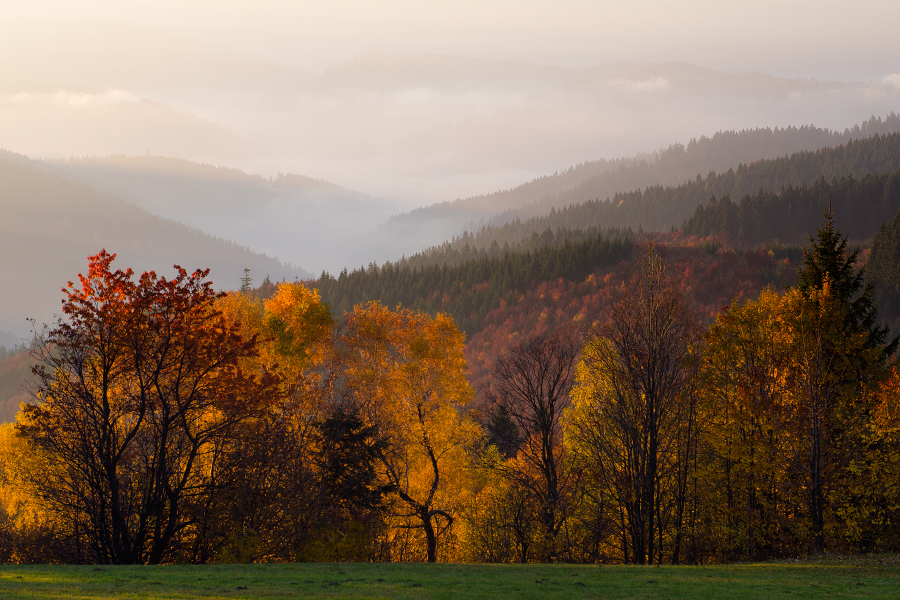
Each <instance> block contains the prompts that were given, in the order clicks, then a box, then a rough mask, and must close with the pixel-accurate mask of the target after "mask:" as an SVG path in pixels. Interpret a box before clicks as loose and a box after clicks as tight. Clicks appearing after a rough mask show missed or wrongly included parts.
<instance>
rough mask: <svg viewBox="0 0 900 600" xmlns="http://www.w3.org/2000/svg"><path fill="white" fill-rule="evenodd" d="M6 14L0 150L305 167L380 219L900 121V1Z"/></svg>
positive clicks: (13, 2)
mask: <svg viewBox="0 0 900 600" xmlns="http://www.w3.org/2000/svg"><path fill="white" fill-rule="evenodd" d="M3 15H4V17H3V20H2V21H0V148H4V149H8V150H12V151H15V152H20V153H23V154H26V155H28V156H30V157H34V158H42V159H54V158H64V157H70V156H85V155H88V156H109V155H118V154H124V155H131V156H135V155H144V154H152V155H158V156H172V157H179V158H184V159H189V160H193V161H201V162H207V163H210V164H215V165H223V166H228V167H235V168H240V169H242V170H245V171H247V172H250V173H259V174H262V175H263V176H266V177H275V176H277V175H278V173H298V174H302V175H306V176H310V177H313V178H322V179H326V180H328V181H331V182H334V183H336V184H338V185H341V186H343V187H346V188H350V189H354V190H358V191H360V192H362V193H364V194H367V195H369V196H371V197H372V198H375V199H378V201H379V204H378V206H379V207H380V208H379V210H382V209H383V210H382V213H383V214H382V213H378V214H380V215H381V216H383V217H385V218H386V217H387V216H389V214H391V213H396V212H398V211H403V210H410V209H412V208H415V207H417V206H423V205H427V204H430V203H434V202H442V201H449V200H453V199H455V198H459V197H467V196H471V195H477V194H484V193H490V192H492V191H495V190H498V189H504V188H509V187H513V186H516V185H519V184H521V183H524V182H526V181H528V180H530V179H533V178H535V177H540V176H542V175H545V174H549V173H553V172H554V171H557V170H563V169H566V168H568V167H570V166H572V165H574V164H578V163H580V162H584V161H589V160H596V159H600V158H616V157H622V156H628V155H632V154H634V153H638V152H652V151H654V150H657V149H659V148H661V147H667V146H668V145H670V144H672V143H687V142H688V141H689V140H690V139H691V138H692V137H699V136H701V135H712V134H713V133H715V132H716V131H720V130H730V129H741V128H752V127H775V126H779V127H784V126H788V125H804V124H815V125H817V126H823V127H829V128H836V129H843V128H844V127H850V126H852V125H854V124H856V123H859V122H861V121H863V120H865V119H867V118H868V117H869V116H871V115H877V116H885V115H886V114H887V113H888V112H890V111H895V112H900V36H898V35H897V34H896V25H897V23H900V2H897V1H896V0H891V1H888V0H858V1H855V2H852V3H851V2H846V1H835V0H817V1H807V0H780V1H773V0H755V1H752V2H748V1H746V0H744V1H733V0H716V1H709V0H628V1H610V0H592V1H590V2H587V1H580V0H561V1H555V2H535V1H529V0H515V1H512V0H501V1H491V2H485V1H483V0H481V1H470V0H453V1H422V0H418V1H407V0H389V1H380V2H371V1H362V0H334V1H330V2H321V1H317V2H305V1H301V2H296V1H293V2H286V1H272V0H256V1H254V2H248V1H240V2H237V1H233V0H232V1H229V0H216V1H206V0H201V1H197V0H194V1H191V0H177V1H176V0H154V1H153V2H125V1H122V0H116V1H108V0H80V1H79V2H70V1H56V0H29V1H28V2H22V1H19V0H7V1H6V2H4V8H3ZM648 65H649V66H648ZM685 65H687V66H685ZM761 74H764V75H761ZM238 241H240V240H238Z"/></svg>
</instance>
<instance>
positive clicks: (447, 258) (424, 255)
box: [384, 221, 634, 270]
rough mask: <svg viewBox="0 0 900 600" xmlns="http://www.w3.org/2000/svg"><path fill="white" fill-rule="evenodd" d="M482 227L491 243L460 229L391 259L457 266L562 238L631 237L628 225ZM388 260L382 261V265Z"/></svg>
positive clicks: (411, 264)
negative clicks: (422, 249)
mask: <svg viewBox="0 0 900 600" xmlns="http://www.w3.org/2000/svg"><path fill="white" fill-rule="evenodd" d="M482 231H491V232H492V233H494V234H495V235H493V236H492V240H491V243H490V244H488V245H483V244H481V243H480V242H481V241H483V240H481V238H480V237H479V236H480V235H481V233H479V234H478V235H473V234H471V233H469V232H463V234H462V235H461V236H459V237H458V238H455V239H454V240H453V241H452V242H444V243H443V244H441V245H440V246H435V247H433V248H430V249H429V250H426V251H425V252H418V253H416V254H413V255H412V256H410V257H408V258H407V257H404V258H401V259H400V260H399V261H397V262H396V263H394V265H395V266H398V267H409V268H411V269H415V270H422V269H424V268H426V267H432V266H438V267H440V266H443V265H447V266H450V267H457V266H459V265H461V264H462V263H464V262H467V261H470V260H476V259H479V258H485V257H488V258H495V257H498V256H501V255H502V254H508V253H510V252H536V251H538V250H540V249H542V248H545V247H550V246H561V245H563V244H564V243H565V242H569V243H572V244H577V243H580V242H584V241H587V240H590V239H591V238H594V237H598V236H599V237H604V238H607V239H610V240H613V239H621V240H624V239H629V238H632V237H634V233H633V232H632V231H631V229H628V228H625V229H617V228H613V227H605V228H604V227H597V226H594V227H584V228H581V227H578V228H563V229H557V230H556V231H553V230H552V229H550V228H549V227H548V228H547V229H544V230H543V231H542V232H538V231H537V230H535V229H534V228H533V226H532V224H531V223H530V222H526V223H521V222H519V221H516V222H515V223H510V224H509V225H507V226H505V227H503V228H492V227H490V226H488V227H486V228H485V229H483V230H482ZM388 264H390V263H389V262H387V263H385V265H384V266H387V265H388Z"/></svg>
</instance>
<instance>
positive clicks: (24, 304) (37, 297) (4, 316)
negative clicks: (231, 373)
mask: <svg viewBox="0 0 900 600" xmlns="http://www.w3.org/2000/svg"><path fill="white" fill-rule="evenodd" d="M0 214H2V215H3V219H2V221H0V269H2V272H3V273H4V276H5V278H6V282H7V284H6V285H5V286H4V287H3V289H2V291H0V331H3V330H5V331H9V332H11V333H12V334H14V336H15V337H16V338H20V337H22V336H24V335H26V334H27V332H28V331H29V330H30V325H29V324H28V323H27V322H26V320H25V319H26V318H34V319H36V320H37V323H38V324H41V323H44V322H49V321H51V320H52V318H53V314H54V312H57V311H58V310H59V308H58V307H59V302H60V300H61V298H62V295H61V293H60V288H62V287H63V286H65V283H66V281H70V280H73V279H75V278H76V276H77V274H78V273H79V272H81V271H84V270H85V268H86V267H87V256H89V255H92V254H96V253H97V252H98V251H99V250H100V249H101V248H106V249H107V250H108V251H110V252H115V253H117V254H118V255H119V260H118V264H120V265H122V266H123V267H132V268H134V269H135V270H136V271H138V272H140V271H141V270H151V269H153V270H157V271H158V272H160V273H161V274H163V275H166V276H168V275H170V274H171V272H172V271H171V268H172V265H173V264H176V263H177V264H180V265H182V266H184V267H185V268H187V269H196V268H206V267H209V268H210V269H211V273H210V278H211V279H212V281H213V282H215V283H216V284H217V286H218V287H223V288H234V287H236V286H237V285H238V284H239V281H240V277H241V274H242V272H243V269H244V268H245V267H246V268H250V269H252V271H253V272H254V273H255V274H258V275H259V276H260V277H261V276H262V274H265V273H268V274H270V275H271V277H272V278H275V279H281V278H288V279H294V278H295V277H305V276H308V273H306V272H305V271H303V270H302V269H300V268H298V267H294V266H290V265H285V264H283V263H281V262H279V261H278V260H276V259H273V258H271V257H269V256H266V255H264V254H259V253H256V252H253V251H251V250H249V249H248V248H246V247H244V246H240V245H238V244H235V243H233V242H229V241H226V240H224V239H221V238H216V237H213V236H211V235H208V234H206V233H203V232H201V231H199V230H197V229H195V228H192V227H189V226H187V225H184V224H180V223H176V222H174V221H171V220H168V219H164V218H161V217H158V216H155V215H152V214H150V213H148V212H147V211H145V210H142V209H141V208H139V207H137V206H134V205H132V204H129V203H127V202H124V201H122V200H120V199H117V198H114V197H112V196H109V195H106V194H103V193H101V192H99V191H97V190H96V189H94V188H92V187H90V186H88V185H86V184H83V183H75V182H72V181H70V180H67V179H65V178H64V177H62V176H60V175H59V174H54V173H52V172H51V171H50V170H48V169H47V168H46V167H44V166H41V165H40V164H37V165H35V166H29V165H28V161H27V159H23V157H18V158H17V159H16V160H15V161H14V160H9V159H7V158H6V157H0Z"/></svg>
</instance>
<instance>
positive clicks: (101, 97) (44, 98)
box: [0, 90, 138, 108]
mask: <svg viewBox="0 0 900 600" xmlns="http://www.w3.org/2000/svg"><path fill="white" fill-rule="evenodd" d="M137 101H138V98H137V97H136V96H134V95H133V94H131V93H129V92H125V91H122V90H105V91H102V92H69V91H63V90H61V91H57V92H50V93H32V92H18V93H14V94H4V95H0V104H5V105H11V106H39V107H54V108H95V107H106V106H116V105H118V104H125V103H128V102H137Z"/></svg>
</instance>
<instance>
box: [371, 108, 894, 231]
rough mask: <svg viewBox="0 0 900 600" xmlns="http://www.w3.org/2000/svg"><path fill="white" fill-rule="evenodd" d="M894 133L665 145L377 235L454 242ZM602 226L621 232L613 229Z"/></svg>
mask: <svg viewBox="0 0 900 600" xmlns="http://www.w3.org/2000/svg"><path fill="white" fill-rule="evenodd" d="M895 132H900V115H897V114H895V113H890V114H889V115H888V116H887V117H885V118H884V119H882V118H881V117H875V116H872V117H871V118H870V119H868V120H866V121H864V122H863V123H861V124H859V125H854V126H853V127H851V128H846V129H844V131H842V132H838V131H832V130H829V129H823V128H819V127H815V126H813V125H807V126H802V127H785V128H783V129H779V128H777V127H776V128H774V129H770V128H761V129H752V130H742V131H739V132H735V131H720V132H718V133H716V134H715V135H713V136H712V137H705V136H701V137H700V138H699V139H692V140H691V141H690V142H688V144H687V146H684V145H682V144H672V145H670V146H669V147H668V148H664V149H660V150H657V151H656V152H653V153H648V154H637V155H635V156H632V157H627V158H621V159H615V160H597V161H589V162H585V163H581V164H579V165H576V166H573V167H570V168H569V169H567V170H566V171H563V172H558V173H554V174H553V175H547V176H545V177H541V178H538V179H535V180H532V181H530V182H528V183H525V184H522V185H520V186H517V187H515V188H512V189H508V190H501V191H497V192H493V193H491V194H485V195H481V196H473V197H470V198H464V199H457V200H454V201H448V202H442V203H438V204H433V205H430V206H426V207H423V208H419V209H416V210H413V211H409V212H407V213H403V214H400V215H395V216H394V217H392V218H391V219H390V220H389V221H388V222H387V223H386V224H385V225H384V230H385V234H388V232H395V233H396V234H399V233H400V232H402V231H405V230H409V229H413V228H415V227H417V226H423V225H425V224H427V225H428V226H429V227H431V228H436V227H437V224H441V225H442V226H443V228H444V229H445V230H447V231H452V232H453V233H454V234H461V232H462V231H467V232H469V233H475V232H476V231H477V230H478V229H479V228H480V227H481V226H483V225H491V226H500V225H503V224H505V223H510V222H514V221H515V220H516V219H520V220H525V219H530V218H533V217H537V216H542V215H546V214H547V213H549V212H550V210H551V209H552V208H562V207H566V206H569V205H572V204H579V203H582V202H585V201H588V200H600V201H602V200H606V199H607V198H610V197H612V196H614V195H615V194H616V193H622V192H631V191H634V190H638V189H643V188H645V187H648V186H663V187H665V186H677V185H680V184H682V183H684V182H685V181H687V180H692V179H694V178H695V177H696V176H697V175H700V176H706V175H707V174H708V173H709V172H710V171H716V172H724V171H727V170H728V169H729V168H732V169H734V168H737V167H738V165H740V164H751V163H753V162H756V161H759V160H764V159H774V158H777V157H780V156H786V155H790V154H793V153H796V152H799V151H803V150H817V149H819V148H823V147H826V146H834V145H837V144H843V143H846V142H847V141H849V140H851V139H860V138H866V137H870V136H872V135H876V134H878V135H885V134H889V133H895ZM679 223H680V221H679ZM592 224H595V223H592ZM602 225H604V226H612V225H614V226H622V224H620V223H616V224H612V223H607V224H602ZM634 226H635V227H636V226H637V225H636V224H635V225H634ZM529 234H530V232H529ZM488 244H490V242H488ZM501 244H502V242H501Z"/></svg>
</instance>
